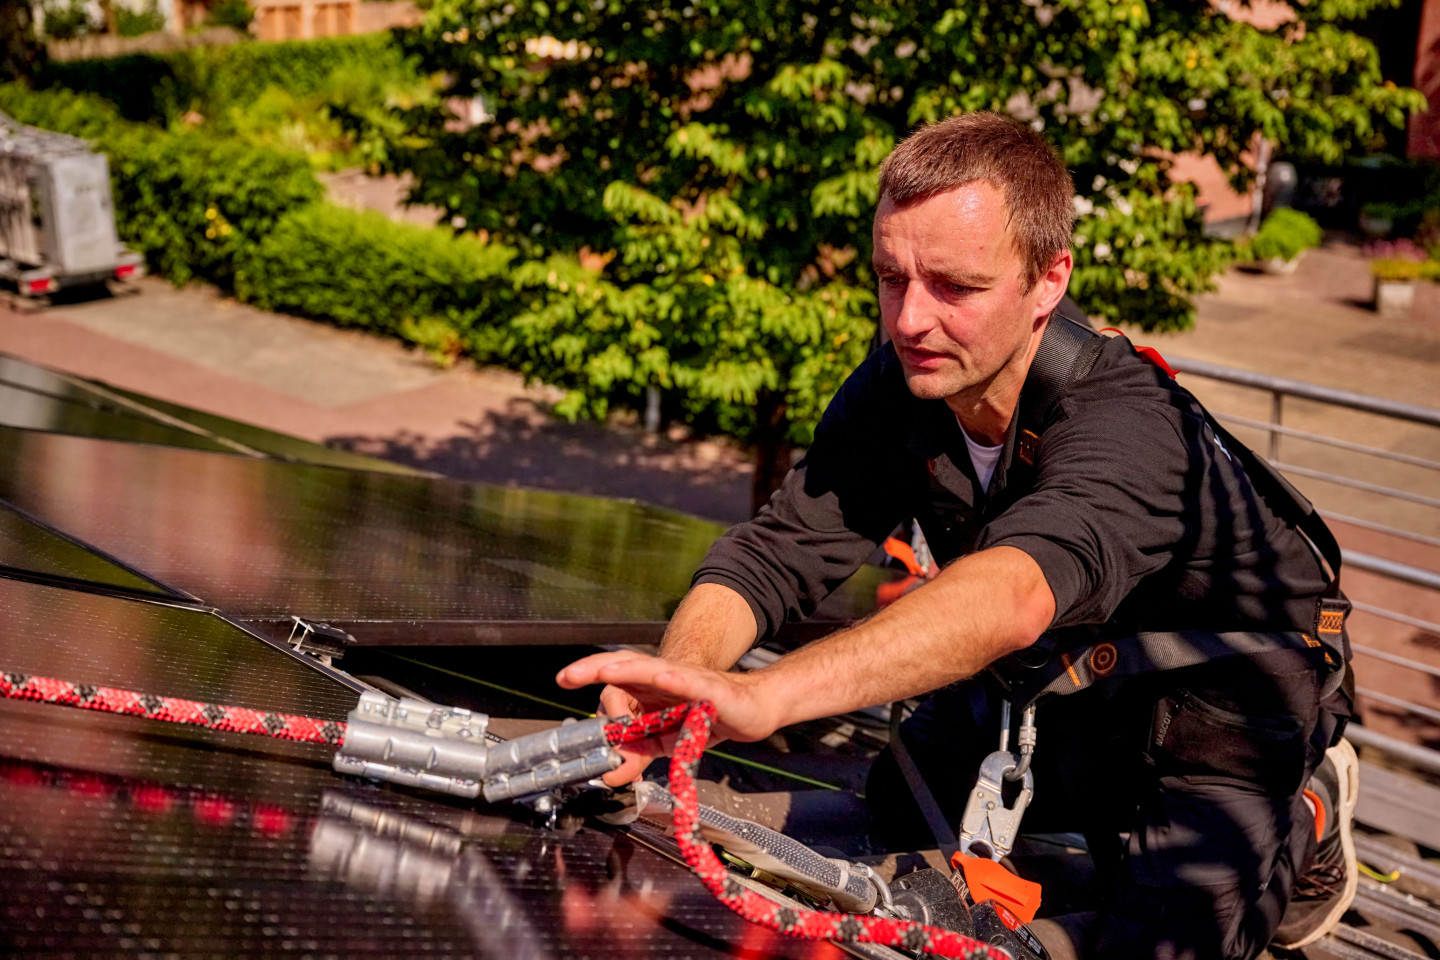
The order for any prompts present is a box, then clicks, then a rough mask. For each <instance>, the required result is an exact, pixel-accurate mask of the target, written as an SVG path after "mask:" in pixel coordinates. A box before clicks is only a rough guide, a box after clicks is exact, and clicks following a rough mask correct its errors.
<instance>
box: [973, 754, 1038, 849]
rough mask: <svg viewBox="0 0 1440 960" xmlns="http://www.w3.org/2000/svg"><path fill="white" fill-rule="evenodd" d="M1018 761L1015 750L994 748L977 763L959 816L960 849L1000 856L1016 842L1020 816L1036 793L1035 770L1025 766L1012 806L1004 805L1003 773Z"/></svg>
mask: <svg viewBox="0 0 1440 960" xmlns="http://www.w3.org/2000/svg"><path fill="white" fill-rule="evenodd" d="M1019 765H1020V761H1019V760H1018V759H1017V758H1016V756H1015V754H1013V753H1011V752H1010V751H1008V750H997V751H995V752H994V753H992V754H990V756H988V757H986V758H985V761H984V762H983V763H981V764H980V777H979V779H978V780H977V781H976V783H975V789H974V790H973V791H972V792H971V794H970V799H969V800H967V801H966V802H965V815H964V817H962V818H961V820H960V852H961V853H963V854H965V855H966V856H971V857H985V858H988V859H990V860H999V859H1001V858H1002V857H1004V856H1006V855H1007V854H1009V852H1010V850H1011V848H1013V847H1014V846H1015V837H1016V836H1017V835H1018V834H1019V831H1020V818H1021V817H1023V816H1024V815H1025V808H1026V807H1028V806H1029V805H1030V798H1031V797H1032V796H1034V794H1035V774H1033V773H1032V772H1030V771H1029V770H1026V771H1025V772H1024V775H1023V777H1022V778H1021V783H1020V795H1019V796H1018V797H1016V798H1015V803H1014V805H1013V806H1009V807H1007V806H1005V799H1004V797H1003V795H1002V790H1003V787H1004V783H1005V779H1006V778H1005V775H1006V774H1007V773H1010V772H1011V771H1013V770H1015V769H1016V768H1017V767H1019Z"/></svg>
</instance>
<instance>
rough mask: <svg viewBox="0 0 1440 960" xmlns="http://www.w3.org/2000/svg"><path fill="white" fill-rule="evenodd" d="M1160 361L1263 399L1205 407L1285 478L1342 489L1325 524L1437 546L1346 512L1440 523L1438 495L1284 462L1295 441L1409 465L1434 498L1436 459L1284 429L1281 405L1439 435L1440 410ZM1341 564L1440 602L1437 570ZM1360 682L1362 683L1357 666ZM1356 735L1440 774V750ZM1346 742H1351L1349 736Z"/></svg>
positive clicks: (1379, 612)
mask: <svg viewBox="0 0 1440 960" xmlns="http://www.w3.org/2000/svg"><path fill="white" fill-rule="evenodd" d="M1166 359H1167V360H1168V361H1169V363H1170V365H1171V366H1172V367H1174V368H1175V369H1176V370H1178V371H1180V372H1181V373H1184V374H1190V375H1192V376H1196V377H1203V378H1205V379H1207V380H1215V381H1219V382H1222V383H1227V384H1232V385H1235V386H1239V387H1245V388H1250V389H1253V390H1257V391H1262V392H1263V393H1266V394H1268V395H1269V408H1270V414H1269V418H1268V419H1267V420H1260V419H1256V418H1254V417H1246V416H1241V415H1239V414H1235V413H1226V412H1222V411H1218V410H1214V409H1212V410H1211V413H1212V414H1213V415H1214V416H1215V417H1216V418H1217V419H1219V420H1221V421H1223V422H1224V423H1225V424H1226V425H1227V426H1229V425H1234V426H1239V427H1248V428H1250V429H1252V430H1257V431H1260V432H1262V433H1264V434H1265V437H1266V444H1265V456H1266V459H1267V460H1269V461H1270V462H1271V463H1272V464H1274V465H1275V466H1276V467H1277V468H1278V469H1280V470H1281V471H1283V472H1284V473H1285V474H1286V475H1288V476H1290V477H1292V478H1305V479H1309V480H1315V481H1321V482H1323V483H1327V484H1333V485H1335V486H1336V487H1339V488H1341V490H1342V491H1343V492H1344V494H1343V495H1344V496H1345V504H1346V507H1347V509H1346V510H1345V511H1344V512H1340V511H1336V510H1331V509H1328V508H1325V507H1324V506H1322V507H1321V509H1320V513H1321V515H1322V516H1324V517H1326V518H1327V519H1330V520H1335V521H1339V522H1341V523H1346V524H1350V525H1352V526H1356V527H1360V528H1362V529H1365V530H1369V531H1373V532H1376V533H1381V534H1385V535H1388V536H1392V537H1397V538H1399V539H1401V540H1404V541H1408V542H1411V543H1415V544H1419V545H1423V546H1425V547H1440V537H1435V536H1431V535H1428V534H1426V533H1423V532H1419V531H1417V530H1415V529H1405V528H1402V527H1398V526H1395V525H1393V524H1390V523H1383V522H1377V521H1375V520H1369V519H1364V518H1361V517H1358V516H1354V515H1352V513H1353V512H1354V511H1353V509H1352V508H1351V507H1350V502H1351V501H1352V500H1356V499H1360V500H1365V499H1368V500H1369V501H1370V502H1372V503H1373V502H1383V501H1386V500H1388V501H1392V502H1399V503H1404V504H1407V505H1411V507H1412V508H1419V509H1420V510H1422V511H1426V512H1428V511H1436V512H1437V516H1436V518H1435V519H1436V520H1437V521H1440V497H1437V496H1432V495H1431V494H1430V493H1428V492H1421V491H1416V490H1406V489H1403V488H1400V487H1395V486H1391V485H1388V484H1386V483H1381V482H1375V481H1373V480H1368V479H1362V478H1359V477H1354V476H1348V475H1345V474H1339V473H1334V472H1332V471H1329V470H1321V469H1316V468H1315V467H1310V466H1305V465H1303V464H1299V463H1293V462H1288V461H1287V460H1286V459H1285V453H1286V452H1287V450H1288V449H1290V448H1293V446H1294V445H1295V444H1296V443H1309V444H1316V445H1319V446H1321V447H1325V448H1329V449H1332V450H1339V451H1344V452H1345V453H1346V454H1350V455H1355V458H1358V457H1372V458H1375V459H1377V460H1380V461H1387V462H1389V463H1395V464H1402V465H1404V466H1405V467H1407V468H1415V469H1417V470H1418V471H1419V472H1420V473H1421V475H1423V476H1424V477H1426V479H1427V483H1426V488H1427V489H1428V490H1430V491H1434V492H1437V493H1440V461H1437V460H1433V459H1430V458H1429V457H1425V456H1419V455H1416V454H1411V453H1403V452H1400V451H1396V450H1389V449H1385V448H1383V447H1377V446H1374V445H1372V444H1368V443H1359V442H1356V441H1354V440H1345V439H1341V438H1339V437H1333V436H1328V435H1325V434H1321V433H1316V432H1314V431H1313V430H1301V429H1297V428H1296V427H1293V426H1287V425H1286V424H1285V423H1284V416H1285V409H1286V400H1287V399H1292V398H1293V399H1299V400H1305V401H1309V402H1312V403H1315V404H1321V405H1324V406H1326V407H1329V408H1340V409H1344V410H1350V411H1356V412H1359V413H1363V414H1369V415H1372V416H1375V417H1379V418H1382V420H1383V421H1388V422H1391V423H1394V422H1403V423H1408V424H1418V425H1421V426H1425V427H1434V428H1436V429H1437V430H1440V410H1436V409H1432V408H1430V407H1422V406H1419V405H1416V404H1410V403H1401V402H1398V401H1394V400H1385V399H1382V398H1380V397H1370V396H1365V395H1364V394H1359V393H1352V392H1350V391H1348V390H1337V389H1334V388H1330V387H1323V386H1319V385H1317V384H1313V383H1305V382H1303V381H1300V380H1290V379H1287V378H1285V377H1273V376H1269V375H1266V374H1263V373H1254V372H1251V371H1249V370H1237V369H1234V368H1231V367H1223V366H1219V365H1218V364H1213V363H1205V362H1202V361H1199V360H1188V359H1184V358H1178V357H1167V358H1166ZM1287 439H1288V441H1289V442H1288V443H1286V444H1282V440H1287ZM1355 458H1352V460H1353V462H1356V463H1363V462H1364V461H1362V460H1358V459H1355ZM1431 479H1433V483H1432V482H1429V481H1430V480H1431ZM1328 499H1329V500H1330V501H1332V502H1333V501H1334V500H1335V498H1334V497H1331V498H1328ZM1362 512H1363V511H1362ZM1344 562H1345V565H1346V567H1347V569H1351V570H1363V571H1365V572H1366V573H1370V574H1375V575H1377V576H1380V577H1383V578H1385V579H1387V580H1390V581H1394V582H1396V583H1403V584H1408V585H1410V586H1413V587H1419V588H1421V589H1423V590H1425V591H1427V592H1428V593H1429V594H1431V595H1433V596H1434V597H1436V598H1437V599H1440V572H1437V571H1434V570H1428V569H1425V568H1423V567H1417V566H1414V565H1411V564H1407V563H1402V562H1399V561H1397V560H1394V559H1391V558H1389V557H1381V556H1373V555H1371V554H1368V553H1360V552H1357V551H1354V550H1345V551H1344ZM1351 600H1352V601H1353V602H1354V603H1355V609H1356V610H1359V611H1363V612H1365V613H1367V614H1370V615H1372V616H1377V617H1381V618H1383V619H1386V620H1390V621H1392V622H1395V623H1401V624H1404V625H1406V626H1410V627H1414V628H1416V629H1417V630H1423V631H1426V632H1428V633H1432V634H1435V635H1436V636H1440V623H1435V622H1432V621H1430V620H1426V619H1424V618H1421V617H1415V616H1411V615H1409V614H1405V613H1402V612H1400V611H1397V610H1391V609H1389V608H1387V607H1384V606H1381V605H1379V604H1375V603H1369V602H1364V601H1361V600H1356V599H1355V598H1354V597H1353V596H1352V597H1351ZM1352 648H1353V649H1354V651H1355V653H1356V654H1359V655H1362V656H1364V657H1367V658H1370V659H1371V660H1375V661H1380V662H1384V663H1388V664H1391V665H1392V666H1398V667H1402V668H1404V669H1407V670H1413V671H1417V672H1419V673H1422V674H1425V675H1427V676H1429V677H1431V678H1433V679H1440V667H1435V666H1432V665H1431V664H1428V663H1424V662H1421V661H1419V660H1414V659H1412V658H1410V657H1404V656H1401V655H1399V654H1395V653H1390V652H1389V651H1386V650H1379V649H1376V648H1375V647H1372V646H1369V645H1367V644H1363V643H1354V642H1353V641H1352ZM1361 678H1362V679H1363V668H1362V671H1361ZM1357 692H1358V693H1359V694H1360V695H1361V696H1362V697H1364V698H1366V699H1368V700H1369V701H1370V702H1372V703H1377V704H1385V705H1386V706H1388V707H1391V708H1394V709H1397V710H1400V711H1402V712H1404V713H1406V714H1409V715H1411V716H1414V717H1420V718H1424V719H1426V720H1429V721H1430V722H1432V723H1435V724H1437V725H1440V709H1437V708H1436V707H1433V706H1428V705H1425V704H1419V703H1414V702H1412V701H1409V700H1405V699H1403V698H1401V697H1397V696H1394V695H1392V694H1390V693H1386V692H1384V691H1381V690H1376V689H1374V688H1372V687H1367V686H1363V685H1362V686H1358V687H1357ZM1359 737H1360V739H1359V740H1357V742H1360V741H1363V742H1365V743H1366V744H1369V745H1371V746H1376V747H1379V748H1382V749H1387V752H1390V753H1392V754H1395V755H1397V756H1399V757H1402V758H1409V759H1410V760H1412V761H1413V760H1414V759H1415V758H1416V757H1418V756H1425V757H1427V758H1428V759H1427V761H1426V763H1427V765H1428V767H1429V769H1432V770H1440V752H1436V751H1433V750H1427V749H1426V748H1424V747H1415V746H1413V745H1411V744H1406V743H1403V742H1401V741H1398V740H1393V739H1392V738H1389V737H1384V736H1381V735H1378V734H1375V733H1373V732H1371V731H1368V730H1367V731H1364V732H1363V733H1361V734H1360V735H1359ZM1352 739H1355V738H1354V737H1352ZM1387 741H1388V743H1387Z"/></svg>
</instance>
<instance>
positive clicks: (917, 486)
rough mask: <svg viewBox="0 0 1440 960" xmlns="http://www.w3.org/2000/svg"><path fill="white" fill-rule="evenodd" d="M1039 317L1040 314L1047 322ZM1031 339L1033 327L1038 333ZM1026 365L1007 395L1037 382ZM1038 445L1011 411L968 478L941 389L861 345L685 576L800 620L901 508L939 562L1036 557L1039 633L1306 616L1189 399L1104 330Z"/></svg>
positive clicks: (1315, 565) (763, 615) (1301, 580)
mask: <svg viewBox="0 0 1440 960" xmlns="http://www.w3.org/2000/svg"><path fill="white" fill-rule="evenodd" d="M1053 325H1054V324H1053V323H1052V326H1053ZM1046 336H1047V337H1049V336H1050V332H1049V331H1047V334H1046ZM1036 380H1037V374H1036V372H1035V369H1034V368H1032V372H1031V377H1030V379H1029V380H1027V383H1026V386H1025V388H1024V391H1022V396H1021V410H1022V414H1023V412H1024V411H1025V410H1026V409H1027V398H1028V397H1032V396H1033V395H1034V394H1035V393H1036V391H1037V390H1039V389H1040V387H1037V386H1036V385H1035V382H1036ZM1046 407H1047V415H1046V420H1047V422H1046V423H1045V424H1037V425H1036V426H1038V427H1040V429H1037V430H1035V432H1036V433H1038V434H1039V442H1038V447H1033V446H1030V445H1028V444H1027V445H1025V446H1026V447H1028V449H1025V450H1024V451H1023V452H1024V453H1025V454H1028V455H1029V456H1028V459H1029V460H1030V461H1031V462H1030V463H1026V462H1025V460H1026V459H1027V457H1026V456H1017V443H1016V437H1017V431H1023V430H1025V429H1026V428H1027V427H1028V426H1030V425H1029V424H1021V423H1020V421H1021V420H1022V419H1024V416H1023V415H1017V417H1016V418H1015V421H1014V422H1012V425H1011V428H1010V435H1009V436H1008V437H1007V438H1006V441H1005V449H1004V453H1003V454H1002V456H1001V459H1000V463H999V464H998V465H997V467H996V470H995V474H994V477H993V478H992V480H991V483H990V488H989V490H988V491H980V490H979V489H978V481H977V480H976V478H975V474H974V470H973V468H972V466H971V463H970V457H969V454H968V452H967V450H966V447H965V442H964V439H963V436H962V434H961V432H960V428H959V425H958V424H957V423H956V420H955V416H954V415H953V413H951V411H950V409H949V408H948V407H947V406H946V405H945V404H944V402H943V401H938V400H932V401H927V400H919V399H917V398H916V397H915V396H914V395H913V394H911V393H910V391H909V390H908V389H907V388H906V386H905V380H904V377H903V374H902V372H901V369H900V364H899V361H898V360H897V358H896V356H895V352H894V349H893V347H890V346H885V347H882V348H881V349H879V350H877V351H876V352H875V353H874V354H872V355H871V356H870V358H869V359H868V360H866V361H865V363H863V364H862V365H861V366H860V367H859V368H858V369H857V370H856V371H855V372H854V373H853V374H851V376H850V377H849V379H848V380H847V381H846V382H845V384H844V386H843V387H842V388H841V390H840V392H839V393H838V394H837V395H836V397H835V399H834V401H832V403H831V404H830V407H829V409H827V410H826V412H825V416H824V418H823V419H822V421H821V423H820V426H819V428H818V430H817V431H816V436H815V443H814V445H813V446H812V447H811V448H810V450H809V452H808V454H807V456H806V457H805V459H804V460H803V461H801V462H800V464H799V465H798V466H797V467H796V468H795V470H793V471H792V472H791V473H790V475H789V476H788V477H787V478H786V479H785V482H784V484H783V486H782V487H781V489H780V490H779V491H777V492H776V493H775V495H774V496H773V497H772V498H771V500H770V502H769V504H768V505H766V507H765V508H764V509H763V510H762V511H761V512H760V514H759V515H758V516H757V517H756V518H755V519H754V520H751V521H749V522H747V523H743V524H740V525H739V526H736V527H734V528H732V529H731V530H729V531H728V532H727V533H726V534H725V535H724V536H723V537H722V538H721V539H720V540H718V541H717V542H716V543H715V545H714V546H713V547H712V548H711V550H710V553H709V555H708V556H707V557H706V559H705V561H704V563H703V564H702V565H701V567H700V569H699V570H698V571H697V572H696V574H695V578H694V582H695V583H697V584H698V583H721V584H724V585H726V586H729V587H732V588H733V589H735V590H737V591H738V592H739V593H740V594H741V595H742V596H744V597H745V598H746V599H747V600H748V601H749V603H750V606H751V608H752V610H753V611H754V613H755V617H756V621H757V622H758V623H759V624H760V625H761V634H762V639H764V638H766V637H769V636H770V635H773V633H774V632H775V631H776V630H777V629H778V628H779V626H780V625H781V624H782V623H784V622H785V621H786V620H795V619H799V618H803V617H805V616H808V615H809V613H810V612H811V611H812V610H813V609H814V608H815V605H816V604H817V603H818V602H819V601H820V600H822V599H823V598H824V597H825V596H826V595H827V594H828V593H829V592H830V591H832V590H834V589H835V587H836V586H837V585H839V584H840V583H841V582H842V581H844V580H845V579H846V578H847V577H849V576H850V575H851V574H852V573H853V572H854V571H855V570H856V569H857V568H858V567H859V565H860V564H861V563H862V562H864V561H865V559H866V558H867V557H868V556H870V555H871V554H872V552H873V551H874V550H875V547H876V545H877V544H878V543H880V542H881V541H883V540H884V538H885V537H886V536H887V535H889V534H890V533H891V532H892V531H893V530H894V529H895V528H896V526H897V525H898V524H899V523H900V522H901V521H903V520H904V519H906V518H907V517H915V518H916V519H918V520H919V522H920V525H921V528H922V529H923V530H924V532H925V536H926V539H927V540H928V541H929V544H930V547H931V550H932V551H933V553H934V554H935V557H936V559H937V560H938V561H939V562H941V563H942V564H943V563H945V562H948V561H950V560H953V559H955V558H956V557H959V556H961V555H962V554H965V553H967V552H971V551H974V550H980V549H984V548H987V547H993V546H998V545H1001V544H1004V545H1008V546H1012V547H1017V548H1019V549H1021V550H1023V551H1025V552H1026V553H1027V554H1029V555H1030V556H1031V557H1033V558H1034V560H1035V561H1036V563H1037V564H1039V566H1040V568H1041V570H1042V571H1043V572H1044V574H1045V578H1046V580H1047V582H1048V583H1049V585H1050V588H1051V590H1052V592H1053V593H1054V596H1055V620H1054V623H1053V625H1052V632H1054V631H1061V630H1062V628H1071V627H1094V626H1099V625H1105V629H1106V630H1107V631H1109V630H1111V629H1113V630H1117V631H1121V632H1134V631H1141V630H1144V631H1161V630H1178V629H1191V630H1207V631H1208V630H1213V631H1217V632H1218V631H1227V630H1228V631H1234V630H1285V631H1289V630H1293V631H1306V630H1312V629H1313V624H1314V622H1315V615H1316V613H1315V611H1316V598H1317V597H1319V596H1320V594H1321V593H1322V592H1323V591H1324V589H1325V587H1326V584H1327V582H1328V581H1327V578H1326V576H1325V573H1324V571H1323V569H1322V567H1321V565H1320V563H1319V562H1318V561H1317V559H1316V556H1315V554H1314V551H1313V550H1312V549H1311V547H1310V546H1309V544H1308V543H1307V542H1306V541H1305V539H1304V538H1303V537H1301V536H1300V535H1299V534H1298V533H1297V532H1296V531H1295V530H1293V529H1291V528H1290V527H1288V526H1287V525H1286V524H1285V523H1284V522H1283V521H1281V519H1280V518H1279V517H1277V516H1276V514H1275V512H1274V511H1273V510H1272V509H1271V508H1270V506H1269V505H1267V503H1266V502H1265V500H1264V499H1263V498H1262V497H1261V496H1260V495H1259V494H1258V493H1257V492H1256V489H1255V487H1254V486H1253V485H1252V483H1251V481H1250V478H1249V477H1247V475H1246V473H1245V470H1244V469H1243V468H1242V467H1241V465H1240V463H1239V462H1238V458H1235V457H1232V456H1231V455H1230V454H1229V453H1228V452H1227V451H1226V450H1225V449H1224V447H1223V446H1222V445H1221V444H1220V443H1219V442H1218V441H1217V439H1216V437H1215V434H1214V432H1213V431H1212V429H1211V428H1210V426H1209V425H1208V424H1207V421H1206V415H1205V412H1204V410H1203V409H1202V408H1201V406H1200V403H1199V402H1198V401H1197V400H1196V399H1195V398H1194V397H1192V396H1191V395H1190V393H1189V392H1188V391H1186V390H1185V389H1184V388H1182V387H1180V386H1179V385H1178V384H1177V383H1176V382H1175V381H1174V380H1173V379H1171V378H1170V377H1169V376H1168V375H1167V374H1166V373H1165V372H1164V371H1162V370H1160V369H1159V368H1157V367H1156V366H1154V365H1153V364H1151V363H1150V362H1148V361H1147V360H1145V359H1144V358H1143V357H1141V356H1140V355H1139V354H1137V353H1136V352H1135V350H1134V348H1133V347H1132V346H1131V344H1130V341H1128V340H1126V339H1125V338H1123V337H1115V338H1113V339H1111V340H1109V341H1108V342H1106V343H1104V345H1103V347H1101V348H1100V351H1099V354H1098V356H1097V357H1096V359H1095V362H1094V365H1093V367H1092V368H1091V369H1090V371H1089V373H1088V374H1087V375H1085V376H1083V377H1082V378H1080V379H1078V380H1075V381H1074V382H1071V383H1069V384H1068V386H1065V387H1064V389H1063V390H1062V391H1061V392H1060V393H1059V395H1058V397H1055V398H1053V401H1052V400H1051V399H1049V398H1047V402H1046Z"/></svg>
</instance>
